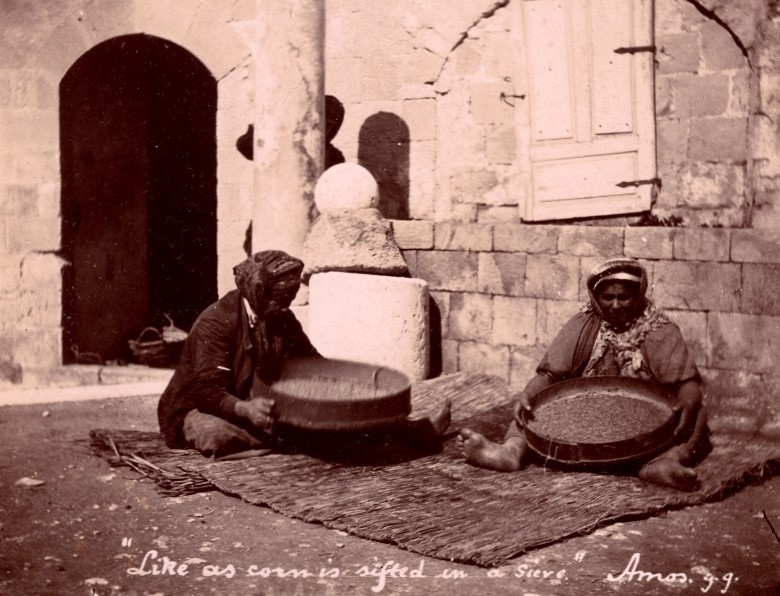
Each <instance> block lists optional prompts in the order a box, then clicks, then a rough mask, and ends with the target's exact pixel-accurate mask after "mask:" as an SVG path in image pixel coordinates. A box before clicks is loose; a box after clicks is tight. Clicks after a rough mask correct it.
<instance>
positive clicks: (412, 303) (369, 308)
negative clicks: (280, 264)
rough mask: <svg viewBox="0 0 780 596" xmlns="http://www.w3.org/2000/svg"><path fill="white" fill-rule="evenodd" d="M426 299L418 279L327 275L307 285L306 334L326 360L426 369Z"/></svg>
mask: <svg viewBox="0 0 780 596" xmlns="http://www.w3.org/2000/svg"><path fill="white" fill-rule="evenodd" d="M429 308H430V298H429V294H428V284H427V283H426V282H425V281H423V280H420V279H409V278H404V277H390V276H387V275H364V274H358V273H342V272H328V273H317V274H316V275H312V277H311V281H310V282H309V317H308V327H309V329H308V335H309V338H310V339H311V342H312V344H313V345H315V346H316V347H317V350H318V351H319V352H320V353H321V354H322V355H323V356H325V357H326V358H336V359H344V360H354V361H357V362H364V363H369V364H376V365H381V366H388V367H390V368H395V369H396V370H399V371H401V372H403V373H404V374H406V375H407V376H408V377H409V378H410V379H411V380H412V381H419V380H421V379H424V378H426V377H427V375H428V372H429V370H430V339H431V337H430V317H429V312H430V311H429Z"/></svg>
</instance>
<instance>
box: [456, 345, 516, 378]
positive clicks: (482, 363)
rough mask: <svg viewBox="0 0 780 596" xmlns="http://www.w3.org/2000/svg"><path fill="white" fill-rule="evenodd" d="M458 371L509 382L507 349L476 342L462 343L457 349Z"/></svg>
mask: <svg viewBox="0 0 780 596" xmlns="http://www.w3.org/2000/svg"><path fill="white" fill-rule="evenodd" d="M458 364H459V370H461V371H462V372H466V373H477V374H487V375H493V376H496V377H499V378H500V379H503V380H504V381H507V382H508V381H509V348H508V347H507V346H495V345H491V344H484V343H478V342H463V343H461V344H460V346H459V347H458Z"/></svg>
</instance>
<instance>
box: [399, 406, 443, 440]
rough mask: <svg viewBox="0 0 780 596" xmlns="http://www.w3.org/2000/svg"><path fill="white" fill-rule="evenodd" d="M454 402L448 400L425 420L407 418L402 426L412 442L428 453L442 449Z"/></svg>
mask: <svg viewBox="0 0 780 596" xmlns="http://www.w3.org/2000/svg"><path fill="white" fill-rule="evenodd" d="M451 407H452V402H451V401H450V400H447V401H446V402H444V404H443V405H442V406H441V407H440V408H439V409H438V410H436V411H435V412H433V413H431V414H428V415H427V416H425V417H424V418H414V419H411V418H407V419H406V420H405V421H404V422H403V425H402V428H403V429H405V432H406V433H407V436H408V437H409V439H410V441H411V442H412V443H413V444H415V445H417V446H418V447H421V448H423V449H424V450H426V451H430V450H438V449H440V448H441V440H442V435H444V431H445V430H447V427H448V426H449V425H450V418H451V412H450V410H451Z"/></svg>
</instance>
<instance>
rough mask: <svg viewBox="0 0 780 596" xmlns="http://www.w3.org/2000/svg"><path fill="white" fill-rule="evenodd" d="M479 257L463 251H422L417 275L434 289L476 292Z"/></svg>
mask: <svg viewBox="0 0 780 596" xmlns="http://www.w3.org/2000/svg"><path fill="white" fill-rule="evenodd" d="M478 263H479V258H478V256H477V254H476V253H468V252H462V251H422V252H420V253H418V255H417V272H416V277H419V278H421V279H424V280H426V281H427V282H428V283H429V284H430V287H431V289H432V290H449V291H451V292H475V291H476V290H477V272H478V269H479V267H478Z"/></svg>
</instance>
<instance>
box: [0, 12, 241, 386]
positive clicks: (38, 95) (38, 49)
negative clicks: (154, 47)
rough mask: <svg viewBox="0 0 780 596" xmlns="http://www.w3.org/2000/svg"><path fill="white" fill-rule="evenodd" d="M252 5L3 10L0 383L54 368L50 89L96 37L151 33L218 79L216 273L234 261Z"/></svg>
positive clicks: (57, 277) (58, 270)
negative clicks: (239, 147)
mask: <svg viewBox="0 0 780 596" xmlns="http://www.w3.org/2000/svg"><path fill="white" fill-rule="evenodd" d="M255 10H256V7H255V3H254V1H247V2H231V3H227V4H226V3H221V2H214V3H211V4H206V5H204V4H202V3H196V2H189V3H188V2H182V3H177V4H176V6H175V7H174V6H171V5H170V4H168V3H158V2H150V1H147V0H135V1H127V2H110V3H100V2H95V3H89V4H88V5H85V4H84V3H83V2H80V1H78V0H62V1H59V2H55V3H51V2H46V3H7V2H4V3H2V6H0V20H2V22H3V36H2V38H0V303H1V304H2V307H1V308H0V346H2V348H3V349H2V354H1V355H0V386H3V385H8V384H14V383H18V382H20V381H21V380H23V378H24V379H26V380H28V381H29V380H31V379H32V380H34V381H36V380H39V375H38V374H37V373H36V370H48V371H52V370H54V368H56V367H58V366H60V365H61V364H62V362H63V355H62V327H61V325H62V320H61V319H62V267H63V264H64V262H63V259H62V258H61V257H60V256H59V251H60V249H61V230H60V226H61V221H60V145H59V143H60V135H59V99H60V98H59V84H60V81H61V80H62V78H63V77H64V76H65V74H66V72H67V71H68V69H70V68H71V67H72V66H73V64H74V63H75V62H76V61H77V60H78V59H79V58H80V57H81V56H82V55H84V53H86V52H87V51H89V50H90V49H92V48H94V47H95V46H97V45H98V44H100V43H101V42H103V41H106V40H108V39H111V38H114V37H117V36H121V35H131V34H137V33H145V34H147V35H153V36H157V37H159V38H161V39H165V40H167V41H169V42H173V43H176V44H178V45H180V46H181V47H183V48H185V49H186V50H188V51H189V52H191V53H192V54H193V55H194V56H195V57H196V58H198V59H199V60H200V61H201V62H203V63H204V64H205V65H206V67H207V68H208V69H209V71H210V72H211V73H212V75H213V76H214V78H215V79H216V80H217V81H218V88H219V96H220V103H219V108H218V115H217V129H218V137H219V138H218V145H219V165H218V169H219V172H218V173H219V180H220V182H219V184H220V187H219V190H218V192H219V195H220V203H219V217H220V221H219V223H218V230H219V231H218V245H219V251H220V259H221V260H222V259H224V260H225V261H226V262H227V265H223V266H222V267H221V268H220V269H221V270H224V269H227V271H228V272H229V271H230V266H232V264H234V263H235V262H237V261H238V260H240V258H243V249H242V243H243V238H244V232H245V230H246V227H247V225H248V223H249V222H250V221H251V218H252V201H253V199H254V196H253V186H251V182H252V169H251V164H250V165H249V166H247V165H246V164H247V163H249V162H246V161H245V160H244V158H243V157H241V156H240V154H239V153H238V152H237V151H236V150H235V140H236V138H237V137H238V136H239V135H240V134H242V133H243V132H244V131H245V130H246V127H247V124H248V123H249V122H251V119H252V104H251V94H250V93H248V92H247V91H246V88H247V86H249V88H250V89H251V88H252V87H251V85H252V81H251V76H252V75H251V68H250V67H249V66H248V62H249V60H248V57H249V56H250V55H251V52H250V49H249V45H248V44H247V36H246V35H244V33H245V32H246V29H247V27H249V28H251V27H252V26H253V23H254V18H255ZM247 23H249V25H247ZM250 35H251V34H250ZM247 96H249V98H250V100H249V101H248V99H247ZM247 170H249V171H248V173H247ZM247 182H249V183H250V185H249V186H247ZM223 277H224V276H223ZM223 283H226V282H223ZM223 291H224V286H223ZM55 376H56V375H55ZM55 382H56V380H55Z"/></svg>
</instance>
